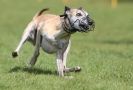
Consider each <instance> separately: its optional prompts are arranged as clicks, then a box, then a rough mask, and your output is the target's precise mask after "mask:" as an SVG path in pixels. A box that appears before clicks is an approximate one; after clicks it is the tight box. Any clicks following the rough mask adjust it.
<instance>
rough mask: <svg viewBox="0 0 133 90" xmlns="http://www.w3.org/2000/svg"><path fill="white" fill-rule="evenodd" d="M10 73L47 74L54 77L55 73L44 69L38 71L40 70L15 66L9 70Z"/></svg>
mask: <svg viewBox="0 0 133 90" xmlns="http://www.w3.org/2000/svg"><path fill="white" fill-rule="evenodd" d="M12 72H28V73H32V74H47V75H56V74H57V72H56V71H51V70H48V69H47V70H46V69H40V68H28V67H19V66H15V67H13V68H11V69H10V70H9V73H12Z"/></svg>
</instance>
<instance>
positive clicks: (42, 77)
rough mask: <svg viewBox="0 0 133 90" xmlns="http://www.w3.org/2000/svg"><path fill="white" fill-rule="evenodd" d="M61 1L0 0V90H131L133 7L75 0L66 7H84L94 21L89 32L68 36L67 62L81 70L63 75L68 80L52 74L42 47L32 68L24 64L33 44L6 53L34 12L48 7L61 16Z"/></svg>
mask: <svg viewBox="0 0 133 90" xmlns="http://www.w3.org/2000/svg"><path fill="white" fill-rule="evenodd" d="M64 5H65V4H63V3H62V0H44V1H42V2H38V1H37V0H23V1H22V0H1V1H0V12H1V13H0V90H133V38H132V37H133V12H132V10H133V5H132V3H119V5H118V7H117V8H116V9H112V8H111V7H110V4H109V3H106V4H105V3H96V2H93V1H90V2H89V0H88V1H87V0H82V2H81V0H74V1H71V3H67V5H68V6H71V7H79V6H83V7H84V8H85V9H86V10H87V11H89V12H90V14H91V16H92V17H93V18H94V20H95V22H96V29H95V31H94V32H89V33H86V34H85V33H76V34H74V35H72V38H71V39H72V47H71V50H70V53H69V57H68V63H67V65H68V66H69V67H73V66H76V65H79V66H80V67H81V68H82V71H81V72H79V73H68V74H66V76H73V77H74V78H73V79H69V78H60V77H58V76H57V74H56V61H55V56H54V55H48V54H46V53H44V52H43V51H41V55H40V56H39V58H38V62H37V63H36V65H35V67H34V68H33V69H31V70H29V69H27V68H26V63H27V62H28V59H29V58H30V56H31V55H32V53H33V46H32V45H31V44H29V43H27V44H25V46H24V47H23V50H22V51H21V53H20V56H19V57H18V58H16V59H13V58H12V57H11V52H12V51H13V50H14V49H15V48H16V46H17V44H18V42H19V40H20V37H21V34H22V32H23V30H24V28H25V27H26V25H27V23H28V22H29V21H30V20H31V18H32V16H34V14H35V13H36V12H37V11H38V10H40V9H42V8H44V7H49V8H50V9H51V11H50V12H52V13H54V14H61V13H63V10H64Z"/></svg>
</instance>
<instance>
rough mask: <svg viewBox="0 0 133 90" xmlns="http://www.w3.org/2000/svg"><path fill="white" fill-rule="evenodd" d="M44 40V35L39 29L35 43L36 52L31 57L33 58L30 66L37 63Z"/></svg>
mask: <svg viewBox="0 0 133 90" xmlns="http://www.w3.org/2000/svg"><path fill="white" fill-rule="evenodd" d="M41 42H42V36H41V34H40V31H39V30H38V31H37V37H36V44H35V50H34V53H33V56H32V57H31V60H30V62H29V64H28V67H32V66H34V65H35V63H36V61H37V58H38V56H39V54H40V53H39V51H40V44H41Z"/></svg>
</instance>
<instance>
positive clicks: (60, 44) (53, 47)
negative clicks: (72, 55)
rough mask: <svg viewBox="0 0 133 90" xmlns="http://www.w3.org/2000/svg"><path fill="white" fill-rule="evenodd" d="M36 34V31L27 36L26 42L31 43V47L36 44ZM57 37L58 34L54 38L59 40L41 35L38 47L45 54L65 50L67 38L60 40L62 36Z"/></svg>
mask: <svg viewBox="0 0 133 90" xmlns="http://www.w3.org/2000/svg"><path fill="white" fill-rule="evenodd" d="M59 33H61V32H59ZM36 34H37V31H36V30H33V31H31V33H30V35H29V39H28V41H29V42H31V43H32V44H33V45H35V43H36ZM59 35H60V34H58V35H57V36H56V37H59V38H56V37H55V36H54V35H53V36H49V35H47V34H44V35H42V39H41V44H40V45H41V46H40V47H42V49H43V50H44V51H45V52H47V53H55V52H57V50H59V49H66V48H67V46H68V43H69V37H66V38H62V36H59Z"/></svg>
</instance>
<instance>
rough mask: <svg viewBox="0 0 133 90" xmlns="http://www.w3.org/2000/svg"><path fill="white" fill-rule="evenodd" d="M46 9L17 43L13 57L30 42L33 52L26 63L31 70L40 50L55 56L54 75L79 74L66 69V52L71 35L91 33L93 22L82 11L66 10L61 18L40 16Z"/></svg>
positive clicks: (29, 25)
mask: <svg viewBox="0 0 133 90" xmlns="http://www.w3.org/2000/svg"><path fill="white" fill-rule="evenodd" d="M47 10H48V8H46V9H43V10H41V11H40V12H38V13H37V14H36V15H35V16H34V17H33V19H32V21H31V22H30V23H29V24H28V26H27V27H26V29H25V31H24V33H23V35H22V38H21V40H20V43H19V44H18V46H17V48H16V50H15V51H13V52H12V56H13V57H17V56H18V55H19V51H20V49H21V47H22V45H23V44H24V43H25V42H26V41H30V42H31V43H32V44H33V45H34V46H35V50H34V53H33V55H32V57H31V60H30V62H29V66H30V67H32V66H34V65H35V63H36V61H37V57H38V56H39V50H40V47H41V48H42V49H43V50H44V51H45V52H47V53H49V54H52V53H56V55H57V59H56V62H57V71H58V74H59V76H64V72H69V71H80V70H81V68H80V67H79V66H77V67H74V68H67V67H66V60H67V54H68V52H69V49H70V46H71V41H70V37H71V34H73V33H75V32H77V31H78V32H88V31H91V30H93V29H94V27H95V24H94V21H93V20H92V19H91V18H90V16H89V15H88V13H87V12H86V11H85V10H84V9H83V8H78V9H71V8H69V7H66V6H65V10H64V14H63V15H53V14H43V12H44V11H47Z"/></svg>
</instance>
